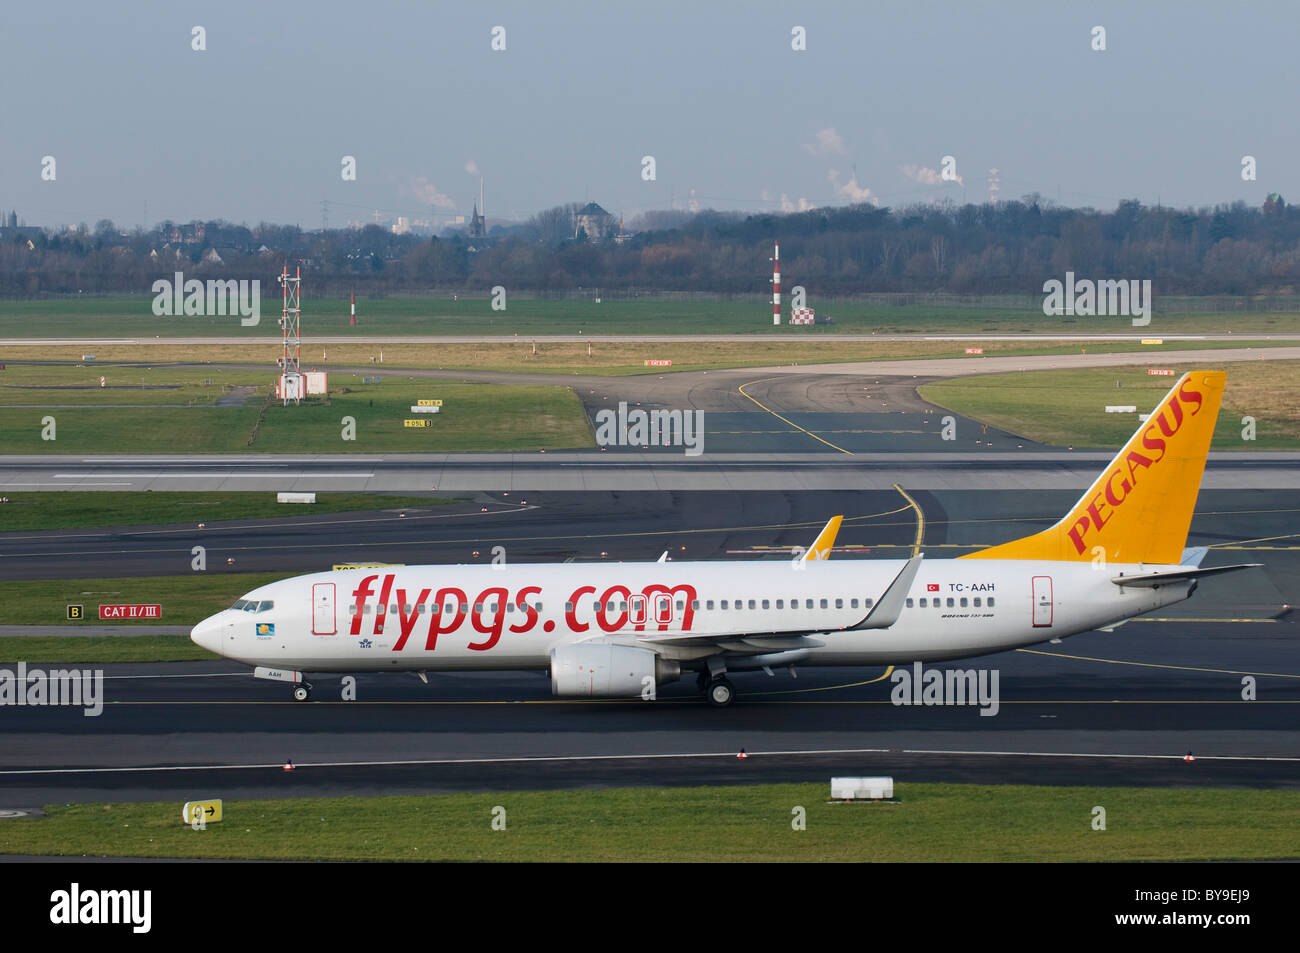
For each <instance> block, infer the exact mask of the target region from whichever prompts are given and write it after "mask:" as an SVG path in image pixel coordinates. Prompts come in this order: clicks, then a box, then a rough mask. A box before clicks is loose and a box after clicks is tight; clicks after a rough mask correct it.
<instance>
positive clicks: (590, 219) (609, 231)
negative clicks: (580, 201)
mask: <svg viewBox="0 0 1300 953" xmlns="http://www.w3.org/2000/svg"><path fill="white" fill-rule="evenodd" d="M617 231H618V223H617V222H615V221H614V216H613V215H610V214H609V213H608V212H606V211H605V210H604V209H603V208H601V207H600V206H599V205H597V204H596V203H595V202H588V203H587V204H586V205H584V206H583V207H582V208H581V209H580V210H579V211H578V214H577V215H575V216H574V217H573V237H574V238H579V237H581V236H584V235H585V236H586V238H587V240H588V241H592V242H601V241H605V240H606V239H609V238H612V237H614V235H615V234H616V233H617Z"/></svg>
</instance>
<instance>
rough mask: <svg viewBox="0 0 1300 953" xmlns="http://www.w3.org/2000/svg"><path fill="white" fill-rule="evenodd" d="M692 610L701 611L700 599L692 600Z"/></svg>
mask: <svg viewBox="0 0 1300 953" xmlns="http://www.w3.org/2000/svg"><path fill="white" fill-rule="evenodd" d="M691 608H692V609H694V610H696V611H699V608H700V600H699V599H692V600H691Z"/></svg>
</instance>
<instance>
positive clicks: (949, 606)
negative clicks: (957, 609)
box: [948, 596, 956, 609]
mask: <svg viewBox="0 0 1300 953" xmlns="http://www.w3.org/2000/svg"><path fill="white" fill-rule="evenodd" d="M954 605H956V603H954V602H953V601H952V596H949V597H948V608H949V609H951V608H952V607H953V606H954Z"/></svg>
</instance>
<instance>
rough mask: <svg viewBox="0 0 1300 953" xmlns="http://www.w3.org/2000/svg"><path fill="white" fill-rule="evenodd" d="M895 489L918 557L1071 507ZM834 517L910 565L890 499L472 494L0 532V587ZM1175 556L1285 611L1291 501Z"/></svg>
mask: <svg viewBox="0 0 1300 953" xmlns="http://www.w3.org/2000/svg"><path fill="white" fill-rule="evenodd" d="M908 492H909V495H910V496H911V497H912V498H913V500H915V501H916V503H917V505H918V506H919V507H920V508H921V510H922V511H923V513H924V516H925V527H924V535H923V548H924V549H925V551H926V552H927V553H929V554H930V555H931V556H932V557H939V556H944V557H952V556H958V555H961V554H962V553H965V552H969V551H971V550H972V549H976V548H981V547H986V546H993V545H996V544H998V543H1001V542H1005V541H1007V540H1009V539H1014V538H1018V537H1020V536H1024V535H1028V534H1030V533H1033V532H1037V531H1038V530H1040V529H1044V528H1046V527H1047V526H1049V525H1051V524H1052V523H1054V522H1055V521H1056V520H1057V519H1058V518H1059V517H1060V515H1061V514H1062V513H1064V512H1066V511H1067V510H1068V508H1069V507H1070V506H1071V505H1072V504H1073V503H1074V501H1075V500H1076V499H1077V497H1078V491H1076V490H1069V489H1066V490H1055V491H1035V492H1030V493H1027V492H1025V491H1023V490H1017V489H1002V490H983V491H969V490H916V491H912V490H909V491H908ZM485 508H486V510H487V512H483V510H484V509H485ZM402 514H405V515H402ZM835 515H843V516H844V517H845V522H844V525H843V527H842V528H841V530H840V534H839V538H838V540H837V542H836V551H835V555H836V558H855V557H856V558H875V557H898V556H900V555H910V554H911V549H912V545H913V543H914V541H915V538H916V531H917V515H916V513H915V512H914V511H913V510H912V508H911V506H910V505H909V503H908V502H907V500H906V499H905V498H904V497H903V496H902V495H901V494H900V493H899V492H898V491H897V490H894V489H892V488H891V489H889V490H872V491H866V492H858V491H827V492H804V491H792V490H783V491H758V492H753V493H745V494H738V493H732V492H699V491H697V492H690V493H670V492H645V491H632V490H629V491H621V492H614V491H593V492H577V491H562V492H545V491H543V492H529V493H524V494H517V495H516V494H512V495H509V496H507V495H504V494H500V493H497V494H483V495H475V497H474V501H473V502H469V503H465V504H451V505H444V506H437V507H429V508H427V509H423V510H421V509H418V508H417V509H409V510H407V509H402V510H381V511H377V512H369V513H351V514H349V513H337V514H323V515H321V516H311V515H303V516H293V517H284V518H281V519H274V520H265V519H264V520H240V521H232V522H210V523H208V524H207V525H206V527H205V528H204V529H202V530H200V529H198V527H197V525H186V526H160V527H147V526H138V527H104V528H100V529H85V530H57V531H51V532H46V533H31V532H27V533H21V532H20V533H5V534H0V576H2V577H3V578H7V579H76V578H101V577H113V576H174V575H190V574H192V572H193V570H192V569H191V567H190V563H191V559H192V553H191V549H192V547H194V546H196V545H202V546H204V547H205V548H206V550H207V563H208V566H209V569H208V572H210V573H223V572H276V571H278V572H316V571H321V570H325V569H329V568H330V567H331V566H333V565H334V564H336V563H348V562H392V563H406V564H419V563H474V562H481V563H486V562H488V561H490V559H491V558H492V548H493V547H494V546H501V547H504V552H505V558H506V559H507V560H508V561H510V562H536V561H552V562H562V561H565V560H578V561H584V562H585V561H601V560H606V561H608V560H654V559H657V558H658V557H659V555H660V553H662V552H665V551H667V552H668V553H669V555H670V556H672V557H674V558H677V559H738V558H754V557H760V556H771V557H772V558H781V557H785V556H789V555H790V553H791V552H792V551H793V548H794V547H796V546H807V545H808V544H809V543H810V542H811V541H812V539H813V538H814V537H815V536H816V534H817V532H818V530H820V529H821V527H822V526H823V525H824V524H825V522H826V520H827V519H829V518H830V517H831V516H835ZM1189 545H1211V546H1214V547H1224V548H1225V549H1224V551H1223V553H1222V556H1221V557H1220V558H1221V559H1222V561H1223V562H1233V561H1262V562H1267V563H1268V564H1269V565H1268V568H1267V569H1266V570H1265V571H1263V575H1262V576H1260V577H1259V578H1261V579H1272V580H1273V582H1272V584H1271V587H1270V588H1264V589H1256V584H1255V583H1253V582H1251V580H1249V579H1246V578H1245V577H1236V578H1234V580H1233V581H1232V582H1231V583H1224V582H1223V581H1222V580H1217V579H1207V580H1205V581H1204V582H1203V583H1202V587H1203V588H1202V592H1205V591H1210V590H1211V587H1214V586H1216V585H1224V586H1225V587H1226V588H1225V589H1224V592H1225V593H1228V594H1230V595H1231V599H1230V601H1231V602H1233V603H1234V604H1238V605H1242V606H1246V605H1251V606H1260V607H1266V606H1278V605H1281V604H1282V603H1292V604H1294V603H1296V602H1297V601H1300V600H1298V599H1297V597H1300V584H1298V583H1300V566H1294V565H1293V563H1292V560H1293V559H1294V558H1295V553H1296V552H1298V551H1300V502H1298V501H1297V499H1296V497H1295V495H1294V494H1293V493H1290V492H1288V491H1259V492H1255V493H1252V494H1249V495H1244V494H1242V493H1240V492H1239V491H1227V490H1204V491H1202V493H1201V495H1200V498H1199V501H1198V506H1197V515H1196V517H1195V518H1194V519H1193V522H1192V531H1191V538H1190V541H1189ZM1228 547H1231V548H1228ZM228 559H233V560H234V563H233V564H228V563H227V560H228ZM1252 578H1254V575H1253V574H1252ZM1199 595H1200V593H1198V596H1199ZM57 608H58V618H57V619H52V620H51V621H52V622H57V621H60V620H62V606H59V607H57ZM1175 608H1177V607H1175ZM1243 611H1245V610H1243ZM1249 611H1251V612H1255V611H1257V610H1255V609H1251V610H1249ZM1258 611H1263V610H1262V609H1261V610H1258ZM1238 614H1240V613H1238Z"/></svg>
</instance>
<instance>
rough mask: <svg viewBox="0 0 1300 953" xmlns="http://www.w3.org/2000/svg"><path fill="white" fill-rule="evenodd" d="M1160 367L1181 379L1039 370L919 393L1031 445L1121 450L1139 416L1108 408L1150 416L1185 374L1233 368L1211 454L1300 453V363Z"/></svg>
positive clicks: (1123, 371) (1120, 371)
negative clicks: (1248, 427)
mask: <svg viewBox="0 0 1300 953" xmlns="http://www.w3.org/2000/svg"><path fill="white" fill-rule="evenodd" d="M1161 366H1162V367H1165V368H1168V369H1171V370H1173V371H1174V373H1175V377H1173V378H1170V377H1150V376H1148V375H1147V373H1146V368H1143V367H1132V368H1128V367H1116V368H1097V369H1091V370H1078V371H1033V372H1031V373H1025V374H990V375H986V376H981V377H972V378H961V379H958V380H952V381H938V382H935V383H933V384H926V385H924V386H922V387H921V388H920V392H921V396H922V397H924V398H925V399H926V400H929V401H932V402H934V403H936V404H938V405H940V406H941V407H946V408H948V409H949V410H953V411H956V412H958V413H961V414H966V415H968V416H971V417H975V418H976V419H978V420H981V421H984V422H986V423H989V424H993V425H994V426H997V427H1001V428H1003V429H1005V430H1009V431H1011V432H1012V433H1017V434H1021V435H1023V436H1025V437H1028V438H1030V439H1032V440H1037V441H1041V442H1043V443H1048V444H1055V445H1058V446H1075V447H1118V446H1121V445H1122V444H1123V443H1124V442H1125V441H1126V440H1127V439H1128V438H1129V437H1130V436H1131V435H1132V433H1133V431H1134V430H1136V429H1137V423H1138V421H1137V415H1136V414H1108V413H1105V407H1106V406H1107V405H1109V404H1120V405H1124V404H1132V405H1135V406H1136V407H1137V408H1138V413H1149V412H1150V411H1152V410H1153V409H1155V406H1156V404H1157V403H1159V401H1160V399H1161V398H1162V397H1164V395H1165V394H1166V393H1167V392H1168V391H1169V388H1170V386H1171V385H1172V384H1173V382H1174V380H1176V379H1177V375H1181V374H1182V373H1183V372H1184V371H1189V370H1196V369H1201V370H1226V371H1227V372H1228V386H1227V389H1226V391H1225V392H1224V397H1223V405H1222V407H1221V408H1220V410H1219V419H1218V423H1217V425H1216V427H1215V430H1214V440H1213V443H1212V444H1211V449H1213V450H1294V449H1297V448H1298V447H1300V377H1298V376H1297V375H1298V374H1300V362H1296V361H1267V362H1265V361H1260V362H1254V363H1233V364H1224V363H1221V362H1206V363H1203V364H1202V363H1197V364H1170V363H1162V364H1161ZM1116 385H1118V386H1116ZM1081 408H1085V410H1081ZM1247 416H1250V417H1253V418H1254V419H1255V439H1254V440H1253V441H1251V440H1245V439H1243V437H1242V433H1243V429H1244V427H1245V424H1244V423H1243V421H1242V418H1243V417H1247Z"/></svg>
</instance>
